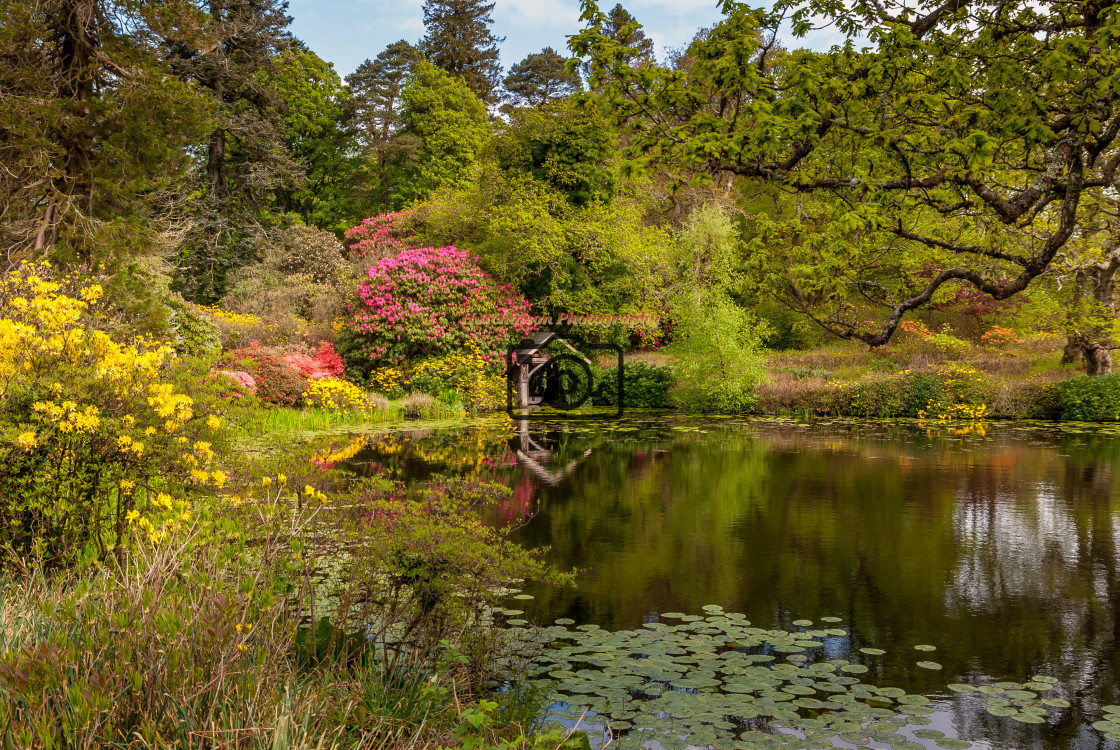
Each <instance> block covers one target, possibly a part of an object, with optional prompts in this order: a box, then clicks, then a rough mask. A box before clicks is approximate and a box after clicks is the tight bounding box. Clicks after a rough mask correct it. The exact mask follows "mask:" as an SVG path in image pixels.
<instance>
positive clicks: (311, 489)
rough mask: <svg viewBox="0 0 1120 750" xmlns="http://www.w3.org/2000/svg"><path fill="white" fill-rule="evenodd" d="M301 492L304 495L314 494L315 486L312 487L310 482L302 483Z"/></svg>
mask: <svg viewBox="0 0 1120 750" xmlns="http://www.w3.org/2000/svg"><path fill="white" fill-rule="evenodd" d="M303 494H305V495H314V494H315V488H314V487H312V486H311V485H310V484H307V485H304V487H303Z"/></svg>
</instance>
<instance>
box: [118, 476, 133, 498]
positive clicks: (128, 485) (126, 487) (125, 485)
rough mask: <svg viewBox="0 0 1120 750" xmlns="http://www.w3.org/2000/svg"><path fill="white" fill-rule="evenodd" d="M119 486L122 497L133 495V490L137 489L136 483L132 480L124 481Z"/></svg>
mask: <svg viewBox="0 0 1120 750" xmlns="http://www.w3.org/2000/svg"><path fill="white" fill-rule="evenodd" d="M118 486H119V487H120V488H121V494H122V495H131V494H132V490H133V488H135V487H136V482H133V481H132V480H130V479H122V480H121V481H120V483H119V484H118Z"/></svg>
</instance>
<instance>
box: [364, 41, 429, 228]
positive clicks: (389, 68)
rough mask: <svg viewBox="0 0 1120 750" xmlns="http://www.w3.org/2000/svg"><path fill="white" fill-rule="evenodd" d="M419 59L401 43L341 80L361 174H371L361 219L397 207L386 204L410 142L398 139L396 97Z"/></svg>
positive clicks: (399, 97)
mask: <svg viewBox="0 0 1120 750" xmlns="http://www.w3.org/2000/svg"><path fill="white" fill-rule="evenodd" d="M419 59H421V54H420V51H419V50H417V49H416V48H415V47H413V46H412V45H411V44H409V43H408V42H406V41H405V40H403V39H401V40H400V41H397V42H393V43H392V44H390V45H388V46H387V47H386V48H385V49H383V50H382V51H381V52H379V53H378V55H377V57H376V58H375V59H373V60H366V61H365V62H363V63H362V64H361V65H359V66H358V68H357V69H356V70H355V71H354V72H353V73H351V74H350V75H348V76H346V86H347V88H349V90H350V102H349V104H350V110H349V111H348V113H347V114H348V116H349V117H350V118H351V122H352V125H353V127H354V128H355V130H356V131H357V137H358V140H359V141H360V143H361V145H362V146H363V147H364V150H365V157H366V160H367V162H368V164H367V168H368V169H369V170H370V171H371V172H372V174H371V175H370V178H371V184H370V185H369V188H368V190H369V191H370V195H369V196H368V198H367V199H366V210H365V211H364V212H363V213H364V214H365V215H369V214H376V213H381V212H385V211H390V210H392V209H393V208H399V207H400V206H394V205H393V203H392V201H391V200H390V199H391V196H390V184H391V183H392V182H393V181H394V180H395V178H396V177H398V176H399V174H400V171H401V167H402V163H401V162H402V161H404V160H405V157H406V155H407V153H408V151H409V150H410V146H409V140H410V139H409V138H408V137H407V136H406V137H405V138H403V139H401V138H398V131H399V130H400V129H401V127H402V122H401V91H402V90H403V89H404V86H405V82H406V81H407V79H408V76H409V75H410V74H411V72H412V66H413V65H414V64H415V63H416V61H417V60H419ZM413 140H414V137H413Z"/></svg>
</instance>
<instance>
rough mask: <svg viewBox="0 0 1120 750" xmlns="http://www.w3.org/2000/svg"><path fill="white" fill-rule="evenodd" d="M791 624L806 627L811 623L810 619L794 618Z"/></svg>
mask: <svg viewBox="0 0 1120 750" xmlns="http://www.w3.org/2000/svg"><path fill="white" fill-rule="evenodd" d="M793 624H794V625H796V626H797V627H799V628H807V627H810V626H811V625H812V624H813V621H812V620H794V621H793Z"/></svg>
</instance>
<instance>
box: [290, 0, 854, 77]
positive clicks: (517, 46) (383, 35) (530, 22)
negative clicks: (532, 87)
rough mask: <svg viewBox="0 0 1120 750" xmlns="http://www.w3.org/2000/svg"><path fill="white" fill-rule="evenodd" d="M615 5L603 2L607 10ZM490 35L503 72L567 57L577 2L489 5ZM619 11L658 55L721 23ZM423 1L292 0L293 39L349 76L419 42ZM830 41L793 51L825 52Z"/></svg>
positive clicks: (656, 4) (691, 14) (684, 0)
mask: <svg viewBox="0 0 1120 750" xmlns="http://www.w3.org/2000/svg"><path fill="white" fill-rule="evenodd" d="M617 1H618V0H601V2H600V7H602V8H603V9H604V10H606V9H608V8H610V7H613V5H614V3H615V2H617ZM494 2H495V3H496V4H495V7H494V12H493V13H492V14H491V15H492V17H493V19H494V33H495V34H496V35H497V36H504V37H505V38H506V40H505V42H504V43H503V44H502V45H501V50H502V67H503V68H504V69H506V70H508V69H509V67H510V66H511V65H513V64H514V63H516V62H518V61H520V60H521V59H522V58H524V57H525V55H527V54H529V53H530V52H539V51H540V50H541V48H543V47H547V46H551V47H552V48H554V49H555V50H557V51H558V52H561V54H566V52H567V39H566V37H567V35H569V34H574V33H576V32H577V31H578V30H579V28H580V24H579V1H578V0H494ZM623 5H624V6H625V7H626V9H627V10H629V11H630V12H631V13H632V14H634V16H635V17H636V18H637V19H638V21H639V23H641V24H642V25H643V26H644V27H645V29H646V33H647V34H648V35H649V36H650V38H652V39H653V41H654V43H655V44H656V46H657V54H658V56H661V55H662V54H663V53H664V51H665V49H666V48H667V47H679V46H681V45H684V44H686V43H687V42H688V41H689V40H690V39H692V36H693V34H695V33H696V30H697V29H698V28H700V27H701V26H711V25H713V24H714V23H715V22H716V21H718V20H719V18H720V13H719V8H718V7H717V5H716V2H715V0H626V1H625V2H623ZM422 6H423V0H290V5H289V11H288V12H289V13H290V14H291V15H292V17H293V19H294V20H293V21H292V31H293V33H294V34H295V35H296V36H297V37H299V38H300V39H302V40H303V41H305V42H306V43H307V45H308V46H309V47H311V49H312V50H314V51H315V53H316V54H318V55H319V56H320V57H322V58H323V59H324V60H327V61H329V62H332V63H334V67H335V70H336V71H337V72H338V73H339V74H340V75H343V76H345V75H347V74H348V73H350V72H352V71H353V70H354V68H356V67H357V66H358V65H359V64H361V62H362V61H363V60H365V59H366V58H373V57H376V56H377V53H378V52H380V51H381V50H383V49H384V48H385V46H386V45H388V44H390V43H392V42H395V41H397V40H398V39H406V40H408V41H410V42H416V41H418V40H419V39H420V37H422V36H423V35H424V20H423V18H424V17H423V13H422V12H421V7H422ZM831 36H832V35H831V34H827V33H824V34H818V35H816V36H815V37H814V38H811V39H809V40H806V41H800V42H797V43H794V44H793V45H790V46H806V45H808V46H814V47H817V46H828V44H829V43H831V41H833V39H831V38H830V37H831Z"/></svg>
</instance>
